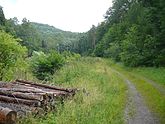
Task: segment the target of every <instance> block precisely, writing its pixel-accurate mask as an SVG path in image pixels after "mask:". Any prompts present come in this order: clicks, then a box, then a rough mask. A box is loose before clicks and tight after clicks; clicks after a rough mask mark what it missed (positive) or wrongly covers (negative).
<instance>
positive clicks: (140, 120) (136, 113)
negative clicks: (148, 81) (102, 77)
mask: <svg viewBox="0 0 165 124" xmlns="http://www.w3.org/2000/svg"><path fill="white" fill-rule="evenodd" d="M112 71H114V72H115V73H117V74H118V75H119V76H120V77H122V78H123V79H124V80H125V82H126V84H127V85H128V101H127V105H126V108H125V122H126V123H127V124H159V120H158V119H157V118H156V117H154V115H153V113H151V112H150V110H149V109H148V107H147V106H146V105H145V102H144V100H143V98H142V96H141V95H140V93H139V92H138V91H137V90H136V87H135V86H134V85H133V83H132V82H131V81H129V80H128V79H127V78H126V77H125V76H124V75H123V74H121V73H120V72H118V71H116V70H114V69H112Z"/></svg>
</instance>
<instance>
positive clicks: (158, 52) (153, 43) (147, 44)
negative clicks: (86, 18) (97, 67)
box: [86, 0, 165, 66]
mask: <svg viewBox="0 0 165 124" xmlns="http://www.w3.org/2000/svg"><path fill="white" fill-rule="evenodd" d="M164 6H165V2H164V1H163V0H158V1H156V0H153V1H145V0H132V1H128V0H114V1H113V6H112V7H110V8H109V9H108V11H107V12H106V14H105V19H106V20H105V21H104V22H102V23H101V24H100V25H98V26H97V27H96V28H95V32H96V34H95V38H96V42H95V43H96V44H95V45H96V47H95V48H91V49H92V51H93V54H94V55H95V56H99V57H111V58H112V59H114V60H116V61H121V62H123V63H124V64H126V65H127V66H164V65H165V44H164V40H165V35H164V33H165V23H164V22H165V21H164V15H165V9H164ZM91 30H92V28H91ZM88 35H90V32H88ZM87 39H88V40H87V45H86V47H87V46H88V44H91V43H92V42H93V40H92V39H91V38H89V36H88V38H87ZM91 49H90V51H91ZM88 51H89V49H88Z"/></svg>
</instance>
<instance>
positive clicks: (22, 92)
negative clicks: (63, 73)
mask: <svg viewBox="0 0 165 124" xmlns="http://www.w3.org/2000/svg"><path fill="white" fill-rule="evenodd" d="M75 92H76V89H68V88H60V87H55V86H49V85H45V84H40V83H34V82H31V81H25V80H16V81H14V82H10V83H0V123H4V124H5V123H14V122H15V120H16V117H17V114H18V115H19V112H20V111H23V112H25V113H27V112H29V111H30V112H34V113H38V110H41V109H43V110H44V111H47V110H50V109H51V108H54V105H55V103H56V102H57V101H59V100H61V102H63V99H65V98H67V97H70V96H73V95H74V94H75ZM13 106H16V107H13ZM25 106H26V107H25ZM18 108H19V109H18ZM20 108H22V109H20ZM23 108H28V109H25V110H24V109H23ZM20 115H21V114H20ZM25 115H26V114H25Z"/></svg>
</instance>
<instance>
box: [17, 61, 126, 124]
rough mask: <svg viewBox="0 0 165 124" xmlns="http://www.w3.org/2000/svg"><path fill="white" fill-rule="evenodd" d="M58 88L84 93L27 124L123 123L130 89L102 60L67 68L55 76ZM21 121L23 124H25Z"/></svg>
mask: <svg viewBox="0 0 165 124" xmlns="http://www.w3.org/2000/svg"><path fill="white" fill-rule="evenodd" d="M53 82H55V85H57V84H58V85H62V86H65V87H76V88H78V89H80V92H78V93H77V94H76V96H74V98H73V99H71V100H66V101H65V104H64V105H59V106H58V107H57V111H55V112H51V113H48V114H47V115H46V116H44V117H36V118H33V117H30V118H26V119H24V120H23V122H24V124H25V123H27V124H122V123H124V108H125V104H126V90H127V87H126V85H125V83H124V82H123V80H122V79H121V78H119V77H118V75H116V74H115V73H113V72H111V71H110V68H109V66H108V65H107V64H106V63H105V61H103V60H102V59H99V58H82V59H80V60H79V61H73V62H70V63H69V64H67V65H65V66H64V67H63V68H62V69H61V70H60V71H59V72H58V74H56V75H55V76H54V79H53ZM23 122H20V123H23Z"/></svg>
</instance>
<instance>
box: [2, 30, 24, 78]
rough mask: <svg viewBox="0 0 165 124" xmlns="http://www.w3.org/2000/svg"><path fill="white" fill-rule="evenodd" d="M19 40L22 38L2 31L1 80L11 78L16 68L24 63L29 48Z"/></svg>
mask: <svg viewBox="0 0 165 124" xmlns="http://www.w3.org/2000/svg"><path fill="white" fill-rule="evenodd" d="M19 41H21V40H20V39H15V38H14V37H13V36H11V35H9V34H7V33H5V32H4V31H0V80H11V78H12V75H13V74H14V69H16V68H20V66H21V65H23V61H24V60H23V59H24V57H25V55H26V51H27V49H26V48H25V47H23V46H21V45H20V44H19ZM18 63H19V64H18Z"/></svg>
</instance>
